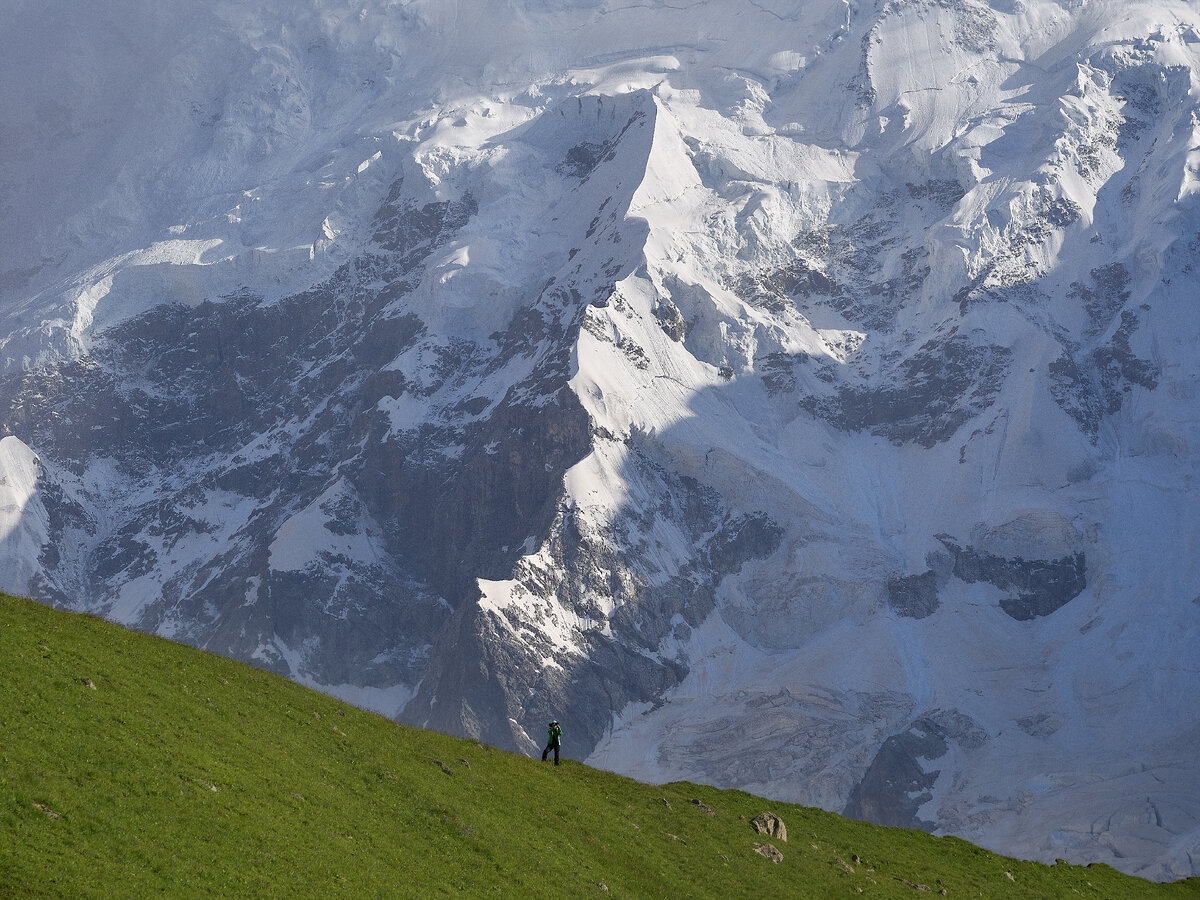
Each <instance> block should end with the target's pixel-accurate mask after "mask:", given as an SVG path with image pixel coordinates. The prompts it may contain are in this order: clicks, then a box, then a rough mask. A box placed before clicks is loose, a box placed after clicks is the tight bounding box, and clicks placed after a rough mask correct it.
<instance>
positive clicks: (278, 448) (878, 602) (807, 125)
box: [0, 0, 1200, 879]
mask: <svg viewBox="0 0 1200 900" xmlns="http://www.w3.org/2000/svg"><path fill="white" fill-rule="evenodd" d="M3 19H4V24H3V25H2V26H0V85H3V86H4V88H5V89H4V90H0V238H2V240H3V245H2V246H3V250H2V251H0V370H2V374H0V409H2V410H3V418H2V420H0V428H2V429H3V431H2V433H3V435H4V437H3V438H2V439H0V469H2V471H0V562H2V563H3V565H2V566H0V573H2V574H3V578H2V579H0V589H4V590H6V591H11V592H16V593H28V594H31V595H33V596H36V597H38V598H39V599H42V600H44V601H46V602H51V603H55V604H59V605H65V606H73V607H80V608H85V609H90V610H94V611H96V612H99V613H101V614H103V615H105V616H108V617H110V618H112V619H114V620H117V621H120V622H123V623H126V624H128V625H131V626H134V627H137V628H142V629H146V630H152V631H156V632H159V633H162V634H165V635H168V636H171V637H174V638H177V639H180V640H185V641H188V642H190V643H193V644H196V645H199V646H203V647H207V648H209V649H212V650H215V651H218V652H221V653H226V654H229V655H233V656H237V657H240V658H243V659H248V660H251V661H254V662H256V663H258V664H260V665H263V666H267V667H270V668H272V669H275V670H277V671H280V672H283V673H285V674H288V675H290V676H291V677H293V678H296V679H298V680H300V681H303V682H305V683H308V684H312V685H316V686H319V687H321V688H323V689H325V690H328V691H331V692H333V693H335V694H338V695H339V696H342V697H346V698H348V699H351V700H353V701H355V702H358V703H361V704H363V705H366V706H370V707H372V708H375V709H379V710H381V711H383V712H385V713H387V714H389V715H393V716H396V717H397V718H400V719H403V720H406V721H412V722H415V723H418V724H423V725H428V726H430V727H434V728H438V729H441V730H445V731H449V732H455V733H462V734H470V735H475V736H479V737H482V738H483V739H485V740H488V741H491V742H493V743H496V744H500V745H504V746H507V747H511V748H516V749H521V750H525V751H532V750H535V749H536V747H537V742H538V740H539V738H540V734H541V729H542V728H543V727H544V722H545V721H546V720H547V719H549V718H551V717H557V718H558V719H559V720H560V721H562V722H563V725H564V730H565V735H566V744H565V747H566V749H567V751H568V752H569V753H572V754H574V755H577V756H587V757H588V759H589V761H591V762H594V763H597V764H599V765H602V766H606V767H609V768H612V769H615V770H618V771H622V772H625V773H628V774H632V775H634V776H636V777H640V778H644V779H652V780H658V779H676V778H688V779H692V780H700V781H706V782H711V783H715V784H720V785H735V786H739V787H744V788H747V789H750V790H753V791H756V792H760V793H766V794H768V795H772V796H777V797H781V798H786V799H788V800H795V801H801V802H806V803H812V804H817V805H820V806H824V807H826V808H829V809H835V810H839V811H845V812H847V813H849V814H851V815H854V816H858V817H862V818H867V819H871V820H873V821H877V822H883V823H888V824H896V825H905V826H910V827H921V828H928V829H931V830H936V831H939V832H946V833H955V834H959V835H962V836H964V837H967V838H969V839H971V840H974V841H977V842H980V843H982V844H984V845H986V846H989V847H993V848H996V849H999V850H1002V851H1004V852H1007V853H1013V854H1018V855H1024V856H1031V857H1037V858H1042V859H1047V860H1052V859H1054V858H1056V857H1065V858H1068V859H1071V860H1072V861H1090V860H1103V861H1107V862H1110V863H1112V864H1113V865H1116V866H1118V867H1120V868H1122V869H1124V870H1126V871H1130V872H1134V873H1138V874H1142V875H1145V876H1147V877H1151V878H1164V879H1165V878H1174V877H1179V876H1183V875H1191V874H1200V756H1198V755H1197V752H1196V747H1197V746H1200V719H1198V718H1197V716H1196V713H1195V710H1196V709H1197V708H1200V649H1198V648H1200V562H1198V561H1197V559H1198V558H1200V507H1198V504H1197V492H1198V483H1197V476H1198V475H1200V402H1198V398H1200V354H1198V353H1197V346H1200V290H1198V289H1197V286H1196V284H1197V281H1196V277H1197V273H1196V267H1197V264H1198V262H1200V210H1198V208H1197V191H1198V189H1200V175H1198V173H1197V169H1198V167H1200V126H1198V122H1200V102H1198V101H1200V83H1198V81H1197V79H1198V77H1200V12H1198V11H1197V10H1196V8H1195V6H1194V4H1189V3H1185V2H1171V0H1156V2H1142V3H1139V2H1129V0H1076V2H1067V0H1062V2H1048V0H1042V2H1021V0H1012V2H1008V0H993V2H992V3H991V4H990V5H988V4H985V3H982V2H974V0H938V2H922V0H912V2H908V0H892V2H873V3H867V2H853V0H851V2H835V0H806V2H800V0H792V2H789V0H755V2H750V0H746V2H740V0H692V2H688V0H683V2H678V3H673V4H670V5H668V4H666V3H663V2H659V0H646V2H643V3H640V4H630V3H617V2H613V0H540V2H538V0H504V2H502V0H475V2H466V0H461V2H451V0H408V2H405V0H393V2H382V0H375V2H370V0H368V2H366V3H365V4H364V3H358V4H345V3H341V2H337V0H305V2H299V3H297V2H293V0H288V2H283V0H264V2H260V3H255V4H245V3H237V2H232V0H207V2H204V3H186V4H185V3H163V2H160V0H114V2H111V3H103V4H97V3H86V2H82V0H59V2H55V0H47V2H38V3H33V2H29V0H7V3H6V4H5V10H4V16H3Z"/></svg>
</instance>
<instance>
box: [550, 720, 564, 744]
mask: <svg viewBox="0 0 1200 900" xmlns="http://www.w3.org/2000/svg"><path fill="white" fill-rule="evenodd" d="M547 731H548V735H547V741H548V743H550V744H551V745H554V744H557V743H558V742H559V738H561V737H562V729H561V728H560V727H559V726H558V725H555V724H553V723H551V725H550V727H549V728H548V729H547Z"/></svg>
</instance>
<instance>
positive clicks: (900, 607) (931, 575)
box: [887, 570, 940, 619]
mask: <svg viewBox="0 0 1200 900" xmlns="http://www.w3.org/2000/svg"><path fill="white" fill-rule="evenodd" d="M887 587H888V603H889V604H890V605H891V607H892V609H894V610H896V612H898V613H899V614H900V615H902V616H908V617H909V618H912V619H923V618H925V617H926V616H929V615H932V614H933V613H935V612H936V611H937V608H938V606H939V605H940V604H939V603H938V594H937V574H936V573H935V572H933V571H932V570H930V571H928V572H925V573H923V574H921V575H906V576H904V577H902V578H893V579H891V580H890V581H889V582H888V586H887Z"/></svg>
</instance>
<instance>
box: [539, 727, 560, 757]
mask: <svg viewBox="0 0 1200 900" xmlns="http://www.w3.org/2000/svg"><path fill="white" fill-rule="evenodd" d="M548 732H549V733H548V735H547V738H546V749H545V750H543V751H542V762H545V761H546V754H547V753H549V752H550V751H551V750H553V751H554V764H555V765H556V766H557V765H558V748H559V746H560V745H561V743H562V729H561V728H559V727H558V719H555V720H554V721H553V722H551V723H550V726H549V729H548Z"/></svg>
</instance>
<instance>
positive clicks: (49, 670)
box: [0, 595, 1200, 898]
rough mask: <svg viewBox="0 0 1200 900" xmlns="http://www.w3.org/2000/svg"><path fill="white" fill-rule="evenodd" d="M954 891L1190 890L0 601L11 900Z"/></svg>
mask: <svg viewBox="0 0 1200 900" xmlns="http://www.w3.org/2000/svg"><path fill="white" fill-rule="evenodd" d="M89 681H90V683H91V684H92V685H94V686H95V688H94V689H92V688H91V687H89V685H88V682H89ZM567 737H568V739H569V737H570V736H569V735H567ZM568 747H569V745H568ZM443 767H444V768H443ZM445 769H448V770H449V772H450V773H451V774H447V772H446V771H445ZM694 800H699V801H701V802H702V803H704V804H706V805H707V806H708V807H710V808H711V809H712V810H713V811H715V813H716V815H715V817H710V816H709V815H708V814H707V813H706V812H705V811H704V810H703V809H702V808H701V807H700V806H699V805H697V804H695V803H693V801H694ZM768 809H769V810H771V811H773V812H776V813H777V814H778V815H780V816H782V817H783V819H784V821H785V822H786V824H787V829H788V841H787V842H786V843H783V842H775V843H776V845H777V846H778V848H779V849H780V850H781V851H782V852H783V857H784V858H783V861H782V863H778V864H776V863H773V862H771V861H769V860H767V859H765V858H764V857H762V856H760V855H759V854H757V853H755V852H754V847H755V845H756V844H757V843H759V842H760V841H762V838H760V837H759V836H758V835H756V834H755V833H754V832H753V830H752V829H751V828H750V826H749V824H748V821H747V820H748V819H751V818H753V817H754V816H755V815H757V814H758V813H760V812H762V811H763V810H768ZM1006 873H1011V876H1012V877H1011V879H1010V878H1009V875H1008V874H1006ZM898 879H903V881H901V880H898ZM905 882H911V883H912V884H914V885H915V884H921V885H926V886H929V887H930V888H932V889H933V892H932V893H929V894H926V893H925V892H923V891H919V890H918V889H916V888H914V887H911V886H909V885H908V884H906V883H905ZM601 885H603V887H602V886H601ZM606 888H607V890H606ZM943 888H944V889H945V890H946V894H947V896H950V897H975V896H984V897H1058V896H1082V897H1098V898H1099V897H1102V898H1126V897H1200V879H1192V880H1191V881H1189V882H1179V883H1175V884H1170V885H1156V884H1151V883H1149V882H1145V881H1140V880H1138V879H1134V878H1129V877H1127V876H1124V875H1121V874H1120V873H1118V872H1116V871H1115V870H1113V869H1110V868H1108V867H1106V866H1093V867H1089V868H1081V867H1075V866H1067V865H1056V866H1046V865H1041V864H1039V863H1032V862H1020V861H1017V860H1011V859H1006V858H1004V857H1001V856H997V855H995V854H992V853H988V852H986V851H984V850H981V849H979V848H977V847H974V846H972V845H970V844H968V843H966V842H964V841H961V840H957V839H954V838H934V837H931V836H929V835H926V834H923V833H920V832H914V831H905V830H901V829H886V828H878V827H875V826H871V825H866V824H863V823H859V822H852V821H849V820H845V819H842V818H840V817H838V816H835V815H831V814H829V813H825V812H821V811H819V810H813V809H807V808H804V807H800V806H792V805H789V804H784V803H775V802H773V801H766V800H762V799H759V798H756V797H753V796H750V795H748V794H744V793H740V792H737V791H719V790H715V789H713V788H707V787H699V786H695V785H691V784H671V785H666V786H662V787H658V786H651V785H645V784H641V783H639V782H635V781H631V780H629V779H626V778H620V777H618V776H616V775H612V774H609V773H606V772H601V771H598V770H595V769H591V768H588V767H586V766H583V765H581V764H579V763H575V762H570V761H564V763H563V765H562V766H560V767H558V768H555V767H554V766H552V765H549V764H542V763H541V762H540V761H538V760H530V759H526V758H524V757H521V756H517V755H514V754H510V753H504V752H501V751H499V750H495V749H493V748H490V747H486V746H484V745H481V744H479V743H476V742H472V741H462V740H456V739H453V738H448V737H444V736H442V735H438V734H433V733H431V732H425V731H420V730H417V729H412V728H405V727H402V726H398V725H396V724H394V723H393V722H391V721H389V720H387V719H385V718H382V717H380V716H376V715H372V714H370V713H365V712H362V711H361V710H357V709H355V708H353V707H349V706H346V705H345V704H343V703H340V702H339V701H337V700H334V699H332V698H330V697H327V696H324V695H322V694H318V693H316V692H314V691H310V690H308V689H306V688H303V687H300V686H298V685H295V684H293V683H291V682H289V681H286V680H284V679H282V678H278V677H276V676H273V675H269V674H267V673H265V672H261V671H259V670H257V669H254V668H251V667H249V666H245V665H242V664H240V663H235V662H231V661H229V660H225V659H222V658H219V657H215V656H212V655H210V654H206V653H201V652H198V651H195V650H192V649H189V648H187V647H184V646H181V645H178V644H173V643H171V642H169V641H165V640H161V639H158V638H152V637H147V636H145V635H142V634H137V633H135V632H131V631H126V630H124V629H121V628H117V627H115V626H112V625H109V624H107V623H105V622H102V621H100V620H99V619H96V618H93V617H88V616H79V615H71V614H67V613H62V612H58V611H55V610H51V609H48V608H46V607H42V606H39V605H37V604H35V603H31V602H29V601H26V600H17V599H13V598H8V597H3V596H2V595H0V896H14V897H43V896H45V897H73V898H74V897H141V896H150V895H163V894H166V895H168V896H172V895H177V896H189V897H195V896H222V897H234V896H237V897H241V896H251V897H253V896H260V897H280V896H285V897H288V898H297V897H329V896H344V897H356V898H357V897H403V896H419V897H437V896H448V895H455V896H457V895H467V896H499V897H515V896H520V897H554V898H563V897H587V896H607V897H623V896H624V897H709V896H711V897H748V896H755V895H762V896H769V895H772V894H774V895H781V896H790V897H852V896H855V897H857V896H866V897H901V898H916V897H921V896H937V893H936V892H937V891H939V890H941V889H943ZM860 891H861V893H860Z"/></svg>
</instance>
